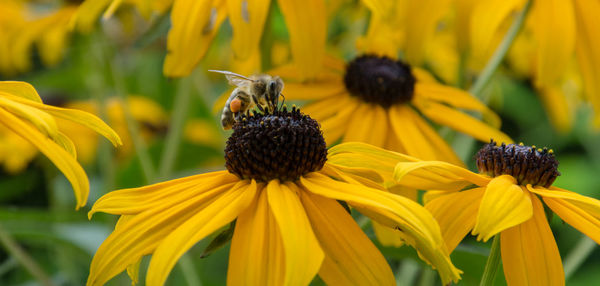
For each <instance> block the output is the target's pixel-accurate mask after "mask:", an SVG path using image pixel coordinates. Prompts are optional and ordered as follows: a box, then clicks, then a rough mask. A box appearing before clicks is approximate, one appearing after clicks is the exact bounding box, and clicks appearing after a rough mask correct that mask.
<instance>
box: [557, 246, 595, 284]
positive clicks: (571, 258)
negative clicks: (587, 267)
mask: <svg viewBox="0 0 600 286" xmlns="http://www.w3.org/2000/svg"><path fill="white" fill-rule="evenodd" d="M596 245H597V244H596V242H595V241H593V240H591V239H590V238H589V237H587V236H583V237H582V238H581V240H580V241H579V242H578V243H577V245H575V248H573V250H571V252H570V253H569V255H567V257H566V258H565V262H564V269H565V281H568V280H569V277H571V275H573V273H575V271H577V269H578V268H579V266H581V264H583V262H584V261H585V260H586V259H587V258H588V257H589V256H590V254H592V251H594V249H596Z"/></svg>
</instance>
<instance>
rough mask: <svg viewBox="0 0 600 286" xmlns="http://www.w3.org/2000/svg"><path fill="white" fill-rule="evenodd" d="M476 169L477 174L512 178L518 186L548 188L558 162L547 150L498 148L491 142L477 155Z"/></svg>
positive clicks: (514, 146)
mask: <svg viewBox="0 0 600 286" xmlns="http://www.w3.org/2000/svg"><path fill="white" fill-rule="evenodd" d="M476 159H477V168H478V169H479V172H480V173H486V174H488V175H489V176H492V177H496V176H500V175H511V176H513V177H514V178H515V179H517V182H518V183H519V184H520V185H527V184H531V185H534V186H535V185H539V186H544V187H546V188H547V187H550V186H551V185H552V183H553V182H554V180H555V179H556V177H558V176H560V172H558V170H557V168H558V161H557V160H556V158H554V152H552V150H548V149H547V148H545V147H544V148H543V149H536V148H535V146H531V147H529V146H524V145H523V143H520V144H518V145H516V144H508V145H506V144H504V143H502V145H500V146H497V145H496V142H494V140H491V141H490V143H488V144H486V145H485V146H483V148H481V150H479V152H477V155H476Z"/></svg>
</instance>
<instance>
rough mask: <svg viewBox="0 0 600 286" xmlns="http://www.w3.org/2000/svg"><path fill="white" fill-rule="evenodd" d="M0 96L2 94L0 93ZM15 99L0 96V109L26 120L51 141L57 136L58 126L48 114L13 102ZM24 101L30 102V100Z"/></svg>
mask: <svg viewBox="0 0 600 286" xmlns="http://www.w3.org/2000/svg"><path fill="white" fill-rule="evenodd" d="M0 95H3V94H1V93H0ZM17 98H18V97H15V96H12V97H11V96H10V95H4V96H0V107H1V108H4V109H5V110H7V111H9V112H11V113H13V114H14V115H16V116H18V117H20V118H22V119H24V120H27V121H28V122H29V123H31V124H32V125H33V126H35V127H36V128H37V129H38V130H39V131H40V132H42V133H43V134H44V135H46V136H49V137H50V138H52V139H54V138H55V137H57V136H58V132H59V131H58V126H57V125H56V120H54V118H53V117H52V116H50V114H48V113H46V112H44V111H42V110H39V109H38V108H34V107H31V106H28V105H26V104H22V103H20V102H18V101H16V100H13V99H17ZM25 101H27V102H31V101H30V100H25Z"/></svg>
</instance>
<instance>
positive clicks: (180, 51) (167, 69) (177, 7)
mask: <svg viewBox="0 0 600 286" xmlns="http://www.w3.org/2000/svg"><path fill="white" fill-rule="evenodd" d="M226 14H227V9H226V7H225V1H224V0H203V1H198V0H177V1H175V2H174V3H173V8H172V9H171V30H170V31H169V35H168V36H167V57H166V58H165V64H164V66H163V73H164V74H165V75H166V76H168V77H182V76H187V75H188V74H190V73H191V72H192V70H193V69H194V67H196V65H197V64H198V62H199V61H200V60H201V59H202V58H203V57H204V55H205V54H206V51H207V50H208V47H209V45H210V43H211V42H212V40H213V38H214V37H215V35H216V34H217V32H218V30H219V27H220V26H221V23H223V21H224V20H225V17H226V16H227V15H226Z"/></svg>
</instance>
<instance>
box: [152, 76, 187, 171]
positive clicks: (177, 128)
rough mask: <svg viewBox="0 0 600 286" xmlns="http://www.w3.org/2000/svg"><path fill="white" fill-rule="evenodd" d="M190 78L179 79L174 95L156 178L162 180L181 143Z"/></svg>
mask: <svg viewBox="0 0 600 286" xmlns="http://www.w3.org/2000/svg"><path fill="white" fill-rule="evenodd" d="M190 87H191V79H190V78H189V77H187V78H182V79H180V81H179V85H178V88H177V94H176V95H175V104H174V106H173V110H172V112H171V114H172V118H171V124H170V125H169V133H167V138H166V140H165V141H166V144H165V149H164V151H163V153H162V157H161V160H160V169H159V172H158V175H159V177H158V179H159V180H164V179H167V178H168V177H169V176H170V175H171V171H172V170H173V165H174V164H175V159H176V158H177V152H178V151H179V145H180V143H181V133H182V132H183V127H184V124H185V119H186V117H187V113H188V110H189V105H190V98H191V96H190V93H191V92H190V91H191V88H190Z"/></svg>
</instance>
